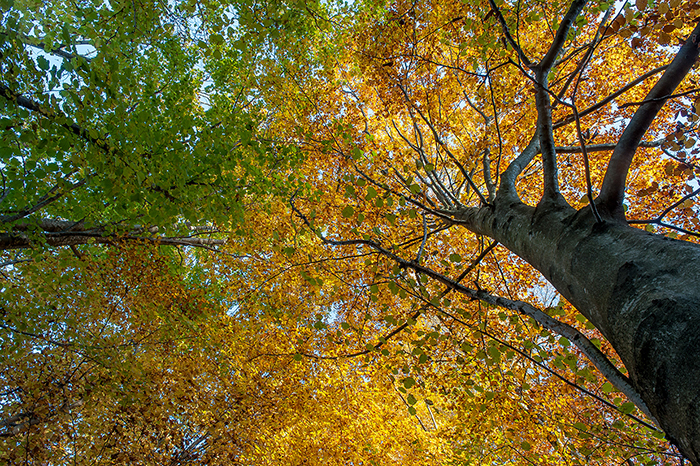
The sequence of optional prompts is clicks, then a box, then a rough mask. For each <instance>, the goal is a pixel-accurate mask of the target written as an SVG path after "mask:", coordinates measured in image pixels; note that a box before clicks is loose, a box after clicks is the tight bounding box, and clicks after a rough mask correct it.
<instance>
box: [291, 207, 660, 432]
mask: <svg viewBox="0 0 700 466" xmlns="http://www.w3.org/2000/svg"><path fill="white" fill-rule="evenodd" d="M292 210H293V211H294V212H295V213H296V214H297V215H298V216H299V217H300V218H301V219H302V221H303V222H304V223H305V224H306V226H307V227H311V223H310V222H309V220H308V219H307V218H306V216H304V214H302V213H301V211H299V209H297V208H296V206H295V205H294V204H293V203H292ZM314 231H315V233H316V235H317V236H318V237H319V239H320V240H321V241H322V242H324V243H326V244H330V245H333V246H367V247H370V248H372V249H374V250H375V251H377V252H378V253H380V254H381V255H383V256H385V257H387V258H389V259H391V260H393V261H394V262H396V263H397V264H398V265H399V267H402V268H408V269H411V270H413V271H414V272H416V273H418V274H423V275H425V276H427V277H430V278H432V279H433V280H435V281H437V282H439V283H442V284H443V285H445V286H446V287H447V288H449V289H451V290H453V291H456V292H458V293H460V294H462V295H464V296H466V297H468V298H472V299H478V300H480V301H483V302H485V303H487V304H490V305H492V306H497V307H502V308H505V309H510V310H512V311H516V312H518V313H520V314H523V315H525V316H528V317H531V318H532V319H533V320H534V321H535V322H537V323H538V324H539V325H541V326H542V327H544V328H546V329H548V330H551V331H552V332H554V333H556V334H558V335H561V336H563V337H565V338H566V339H567V340H569V341H570V342H571V343H572V344H573V345H575V346H576V347H577V348H578V349H579V350H580V351H581V352H582V353H583V354H584V355H585V356H586V357H587V358H588V360H589V361H591V363H592V364H593V365H594V366H595V367H596V368H597V369H598V370H599V371H600V372H601V374H603V376H604V377H605V378H606V379H607V380H608V381H609V382H610V383H611V384H612V385H613V386H615V387H616V388H617V389H618V390H620V391H621V392H622V393H624V394H625V396H627V397H628V398H629V399H630V401H632V402H633V403H634V404H635V405H637V407H639V409H640V410H641V411H642V412H644V414H645V415H647V416H648V417H649V419H652V420H654V422H655V423H656V420H655V418H654V417H653V416H652V414H651V412H650V411H649V409H648V408H647V406H646V404H645V403H644V401H643V400H642V398H641V396H640V395H639V394H638V393H637V392H636V390H635V389H634V387H632V385H631V384H630V381H629V379H628V378H627V377H626V376H625V375H624V374H622V373H621V372H620V371H619V370H618V369H617V368H616V367H615V365H614V364H613V363H612V362H610V360H609V359H608V358H607V357H606V356H605V355H604V354H603V353H602V351H600V350H599V349H598V347H597V346H595V345H594V344H593V343H592V342H591V341H590V340H589V339H588V338H586V336H585V335H583V334H582V333H581V332H579V331H578V330H577V329H575V328H574V327H572V326H570V325H568V324H566V323H564V322H560V321H558V320H556V319H554V318H553V317H551V316H549V315H547V314H546V313H544V312H543V311H541V310H539V309H537V308H536V307H534V306H533V305H531V304H529V303H526V302H524V301H516V300H511V299H507V298H503V297H501V296H495V295H492V294H490V293H487V292H486V291H484V290H473V289H471V288H468V287H466V286H464V285H462V284H461V283H459V282H457V281H455V280H453V279H451V278H449V277H447V276H445V275H443V274H441V273H438V272H436V271H435V270H433V269H431V268H429V267H426V266H423V265H420V264H418V263H417V262H415V261H408V260H406V259H404V258H402V257H400V256H398V255H396V254H394V253H393V252H391V251H389V250H388V249H386V248H384V247H382V246H381V245H380V244H379V243H377V242H375V241H372V240H364V239H362V240H360V239H358V240H342V241H338V240H332V239H329V238H326V237H325V236H324V235H323V234H322V233H321V231H320V229H317V230H314Z"/></svg>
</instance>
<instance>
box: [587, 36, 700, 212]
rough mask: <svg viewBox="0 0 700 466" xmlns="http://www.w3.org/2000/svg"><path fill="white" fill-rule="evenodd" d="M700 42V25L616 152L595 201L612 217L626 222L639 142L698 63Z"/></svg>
mask: <svg viewBox="0 0 700 466" xmlns="http://www.w3.org/2000/svg"><path fill="white" fill-rule="evenodd" d="M699 43H700V23H698V24H697V25H696V26H695V29H693V32H692V33H691V34H690V37H688V40H687V41H686V42H685V44H684V45H683V47H681V49H680V51H679V52H678V54H676V56H675V58H674V59H673V61H672V62H671V64H670V65H669V67H668V68H667V69H666V71H665V72H664V74H663V75H662V76H661V78H660V79H659V81H658V82H657V83H656V84H655V85H654V87H653V88H652V89H651V91H650V92H649V94H648V95H647V96H646V98H645V99H644V100H645V102H646V103H645V104H643V105H642V106H640V107H639V109H637V111H636V112H635V114H634V116H633V117H632V120H631V121H630V122H629V124H628V125H627V127H626V128H625V130H624V132H623V133H622V136H621V137H620V140H619V141H618V143H617V146H616V147H615V150H614V151H613V154H612V156H611V158H610V163H609V164H608V168H607V170H606V171H605V177H604V178H603V185H602V187H601V190H600V195H599V196H598V199H597V202H596V203H597V205H598V206H600V207H601V210H605V211H606V213H607V214H608V215H610V216H611V217H613V218H617V219H619V220H623V221H624V218H625V214H624V210H623V208H622V202H623V200H624V196H625V186H626V184H627V173H628V171H629V168H630V166H631V164H632V160H633V158H634V154H635V152H636V150H637V147H639V142H640V141H641V139H642V136H644V134H645V133H646V131H647V129H648V128H649V126H650V125H651V123H652V121H654V119H655V118H656V115H657V114H658V113H659V111H660V110H661V107H662V106H663V104H664V103H665V102H666V100H667V99H668V98H669V97H670V96H671V95H672V94H673V91H674V90H675V89H676V87H678V85H679V84H680V83H681V81H683V78H685V76H686V75H687V74H688V72H689V71H690V70H691V68H692V66H693V65H694V64H695V61H696V60H697V58H698V53H699V49H698V45H699Z"/></svg>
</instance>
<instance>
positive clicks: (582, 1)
mask: <svg viewBox="0 0 700 466" xmlns="http://www.w3.org/2000/svg"><path fill="white" fill-rule="evenodd" d="M586 3H588V0H575V1H574V2H573V3H572V4H571V6H570V7H569V11H567V12H566V14H565V15H564V17H563V18H562V20H561V23H560V24H559V29H557V34H556V36H555V37H554V41H553V42H552V45H550V46H549V50H548V51H547V54H546V55H545V56H544V58H542V61H540V62H539V63H538V64H537V68H539V70H540V71H543V72H545V73H548V72H549V70H550V68H551V67H552V65H553V64H554V60H556V59H557V57H558V56H559V54H560V53H561V50H562V48H564V43H565V42H566V38H567V37H568V35H569V30H570V29H571V26H573V24H574V21H576V18H577V17H578V15H579V13H581V10H583V7H584V6H586Z"/></svg>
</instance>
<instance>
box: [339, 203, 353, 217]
mask: <svg viewBox="0 0 700 466" xmlns="http://www.w3.org/2000/svg"><path fill="white" fill-rule="evenodd" d="M340 213H341V214H342V215H343V217H345V218H351V217H352V216H353V215H355V209H353V208H352V206H349V205H347V206H345V207H344V208H343V210H342V211H341V212H340Z"/></svg>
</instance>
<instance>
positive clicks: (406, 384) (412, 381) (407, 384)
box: [403, 377, 416, 389]
mask: <svg viewBox="0 0 700 466" xmlns="http://www.w3.org/2000/svg"><path fill="white" fill-rule="evenodd" d="M415 384H416V380H415V379H414V378H413V377H406V378H405V379H403V386H404V387H406V388H407V389H408V388H411V387H413V386H414V385H415Z"/></svg>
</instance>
